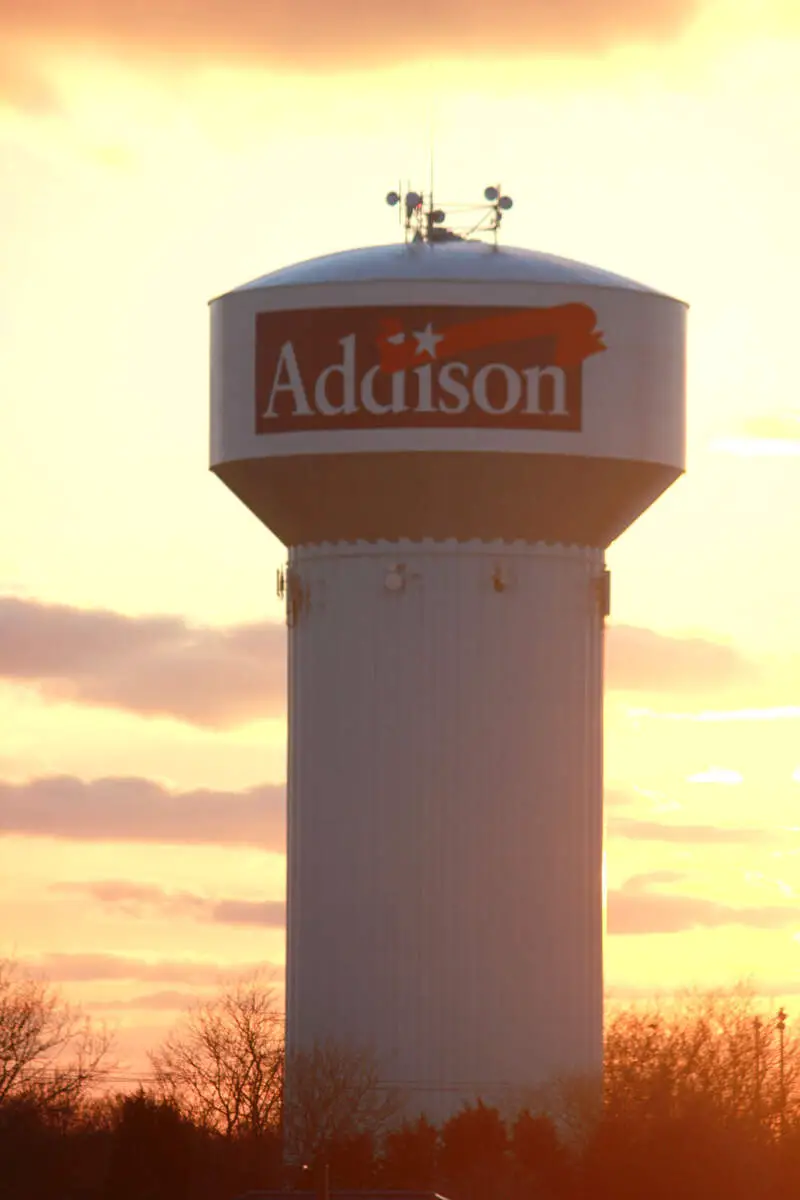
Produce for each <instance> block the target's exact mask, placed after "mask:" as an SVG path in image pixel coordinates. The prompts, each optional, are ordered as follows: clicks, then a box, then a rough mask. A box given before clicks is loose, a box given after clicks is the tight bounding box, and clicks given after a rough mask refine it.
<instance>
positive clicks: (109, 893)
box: [50, 879, 286, 929]
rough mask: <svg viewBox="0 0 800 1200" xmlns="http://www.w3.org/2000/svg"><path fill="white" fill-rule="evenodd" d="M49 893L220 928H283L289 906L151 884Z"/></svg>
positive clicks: (62, 886)
mask: <svg viewBox="0 0 800 1200" xmlns="http://www.w3.org/2000/svg"><path fill="white" fill-rule="evenodd" d="M50 891H52V892H60V893H62V894H70V893H71V894H73V895H82V896H88V897H89V898H90V899H92V900H95V901H97V902H99V903H100V904H104V905H106V906H107V907H110V908H116V909H117V910H119V911H120V912H121V913H123V914H124V915H125V916H128V917H136V918H140V919H141V918H149V917H153V916H156V917H169V918H171V919H173V920H175V919H178V920H180V919H181V918H188V919H189V920H195V921H209V922H212V923H214V924H218V925H260V926H267V927H268V928H271V929H283V928H284V926H285V924H286V905H285V903H284V902H283V900H212V899H210V898H209V897H207V896H198V895H197V894H196V893H194V892H167V891H165V890H164V889H163V888H160V887H155V886H153V885H152V884H140V883H130V882H128V881H127V880H120V879H112V880H103V881H98V882H96V883H76V882H69V883H53V884H51V885H50Z"/></svg>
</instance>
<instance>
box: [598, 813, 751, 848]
mask: <svg viewBox="0 0 800 1200" xmlns="http://www.w3.org/2000/svg"><path fill="white" fill-rule="evenodd" d="M608 832H609V834H610V835H611V836H612V837H619V838H628V839H630V840H633V841H644V842H679V843H685V844H694V845H721V846H722V845H736V844H739V843H742V842H746V843H754V842H770V841H773V840H774V834H773V833H772V832H771V831H769V830H766V829H748V828H734V827H731V828H726V827H725V826H723V825H671V824H666V823H664V822H662V821H637V820H636V819H635V818H634V817H611V818H610V819H609V822H608Z"/></svg>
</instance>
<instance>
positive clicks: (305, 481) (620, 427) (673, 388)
mask: <svg viewBox="0 0 800 1200" xmlns="http://www.w3.org/2000/svg"><path fill="white" fill-rule="evenodd" d="M685 315H686V310H685V306H684V305H683V304H682V303H680V302H678V301H675V300H673V299H670V298H669V297H667V296H663V295H660V294H658V293H657V292H654V291H651V290H649V289H648V288H645V287H642V286H640V285H638V284H636V283H633V282H631V281H629V280H627V279H622V278H620V277H618V276H616V275H612V274H608V273H606V272H604V271H600V270H596V269H594V268H591V267H587V266H582V265H580V264H577V263H573V262H568V261H565V260H563V259H557V258H552V257H549V256H547V255H543V254H537V253H533V252H530V251H526V250H520V249H510V248H499V249H497V248H494V247H492V246H489V245H486V244H484V243H480V242H468V241H455V242H452V243H444V244H435V245H434V244H430V243H428V242H425V241H423V242H419V243H412V244H408V245H397V246H386V247H377V248H372V249H363V250H355V251H352V252H345V253H341V254H335V255H332V256H329V257H325V258H321V259H316V260H313V261H311V262H306V263H302V264H300V265H298V266H293V267H289V268H286V269H284V270H280V271H276V272H274V273H272V274H270V275H267V276H265V277H264V278H261V279H258V280H255V281H254V282H253V283H250V284H248V285H246V286H244V287H241V288H239V289H237V290H235V291H233V292H231V293H229V294H227V295H225V296H222V297H220V298H219V299H217V300H215V301H213V302H212V306H211V325H212V377H211V404H212V436H211V461H212V468H213V470H214V471H215V472H216V473H217V475H218V476H219V477H220V478H221V479H222V480H223V481H224V482H225V483H226V484H227V485H228V487H230V488H231V489H232V490H233V491H234V492H235V493H236V495H238V496H239V497H240V498H241V499H242V501H243V502H244V503H245V504H246V505H247V506H248V507H249V508H250V509H251V510H252V511H253V512H254V513H255V514H256V516H257V517H258V518H259V519H260V520H261V521H263V522H264V524H266V525H267V526H268V527H269V528H270V529H271V530H272V531H273V532H274V533H275V534H276V535H277V536H278V537H279V538H280V539H281V540H282V541H283V542H284V544H285V545H287V546H288V547H289V562H288V568H287V572H286V576H285V588H286V600H287V619H288V624H289V685H288V690H289V765H288V945H287V1048H288V1051H289V1054H290V1056H291V1053H292V1051H293V1050H295V1049H298V1048H303V1047H309V1046H310V1045H311V1044H313V1043H314V1042H315V1041H325V1040H327V1039H332V1040H334V1041H335V1042H337V1043H339V1044H345V1045H346V1044H351V1045H354V1046H358V1047H362V1046H368V1047H370V1048H371V1049H372V1050H373V1051H374V1052H375V1053H376V1054H377V1056H378V1059H379V1061H380V1063H381V1064H382V1069H383V1072H384V1076H385V1080H386V1081H387V1082H389V1083H393V1084H399V1085H401V1086H403V1087H404V1088H406V1089H407V1090H408V1091H409V1093H410V1101H409V1105H410V1109H411V1111H419V1110H425V1111H427V1112H428V1113H429V1114H430V1115H431V1116H432V1117H433V1118H434V1119H442V1118H444V1117H447V1116H448V1115H449V1114H450V1113H451V1112H452V1111H453V1110H454V1109H456V1108H458V1107H459V1106H460V1104H461V1103H462V1101H463V1100H464V1099H474V1098H475V1097H476V1096H479V1095H480V1096H482V1097H484V1098H491V1099H493V1100H497V1099H498V1098H501V1097H502V1094H503V1093H504V1092H508V1091H511V1092H512V1093H515V1094H516V1093H517V1092H518V1091H519V1090H521V1089H526V1088H529V1087H535V1086H537V1085H538V1084H541V1083H542V1082H544V1081H546V1080H547V1079H549V1078H551V1077H553V1076H555V1075H560V1076H564V1075H575V1074H578V1075H583V1076H593V1077H597V1076H599V1074H600V1072H601V1068H602V1008H603V969H602V941H603V894H602V890H603V882H602V855H603V812H602V785H603V780H602V774H603V772H602V715H603V714H602V703H603V625H604V616H605V613H606V611H607V603H608V577H607V574H606V572H605V564H604V550H605V548H606V547H607V546H608V545H609V544H610V543H611V542H612V541H613V540H614V539H615V538H616V537H617V536H618V535H619V534H620V533H622V531H623V530H624V529H625V528H626V527H627V526H628V525H629V524H630V523H631V522H632V521H633V520H635V518H636V517H637V516H638V515H639V514H640V513H641V512H642V511H643V510H644V509H646V508H647V507H648V506H649V505H650V504H651V503H652V502H653V501H654V500H655V499H656V498H657V497H658V496H659V495H660V494H661V493H662V492H663V491H664V490H665V489H666V488H667V487H668V486H669V485H670V484H671V483H672V482H673V481H674V480H675V479H676V478H677V477H678V476H679V475H680V474H681V472H682V471H683V469H684V441H685V433H684V425H685V395H684V376H685V366H684V356H685Z"/></svg>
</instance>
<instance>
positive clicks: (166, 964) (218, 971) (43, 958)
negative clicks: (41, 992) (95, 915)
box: [22, 954, 283, 987]
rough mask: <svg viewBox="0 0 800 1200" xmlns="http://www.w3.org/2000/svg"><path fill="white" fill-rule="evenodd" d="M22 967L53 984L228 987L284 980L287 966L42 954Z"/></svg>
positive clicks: (103, 955)
mask: <svg viewBox="0 0 800 1200" xmlns="http://www.w3.org/2000/svg"><path fill="white" fill-rule="evenodd" d="M22 965H23V966H24V967H25V968H26V969H28V970H30V971H31V972H34V973H35V974H37V975H40V976H43V977H44V978H46V979H49V980H52V982H53V983H89V982H94V981H96V980H125V981H137V982H144V983H164V984H183V985H189V986H197V987H224V986H226V985H227V984H228V983H229V982H230V981H231V979H232V978H233V977H237V978H248V977H251V976H253V975H256V974H258V975H261V976H274V977H275V979H276V980H280V979H281V978H282V977H283V967H281V966H278V965H277V964H275V963H269V962H251V963H235V964H222V963H213V962H196V961H192V960H181V959H158V960H156V961H155V962H151V961H149V960H148V959H143V958H135V957H127V956H125V955H119V954H42V955H40V956H38V957H35V958H34V957H31V958H27V959H24V960H23V963H22Z"/></svg>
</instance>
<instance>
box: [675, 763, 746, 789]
mask: <svg viewBox="0 0 800 1200" xmlns="http://www.w3.org/2000/svg"><path fill="white" fill-rule="evenodd" d="M743 779H744V777H743V776H742V775H740V774H739V772H738V771H733V770H731V769H730V768H729V767H709V768H708V770H707V771H698V772H697V774H696V775H689V776H687V783H720V784H724V785H725V786H728V787H730V786H731V785H734V784H738V783H742V782H743Z"/></svg>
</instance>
